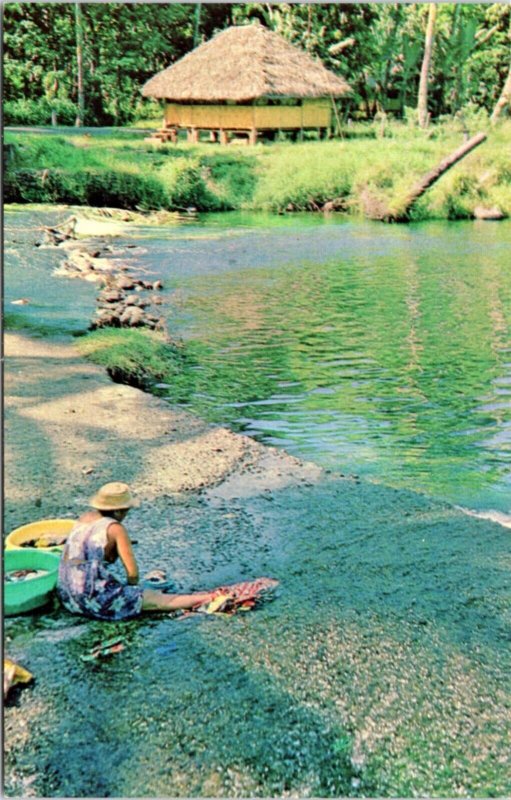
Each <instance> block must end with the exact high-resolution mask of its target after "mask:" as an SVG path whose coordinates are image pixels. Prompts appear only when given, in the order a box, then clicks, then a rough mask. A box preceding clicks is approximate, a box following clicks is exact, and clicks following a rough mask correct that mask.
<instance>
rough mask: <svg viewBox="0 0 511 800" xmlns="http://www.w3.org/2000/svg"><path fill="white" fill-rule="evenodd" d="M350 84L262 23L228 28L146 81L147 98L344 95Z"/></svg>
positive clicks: (201, 99) (218, 99) (243, 99)
mask: <svg viewBox="0 0 511 800" xmlns="http://www.w3.org/2000/svg"><path fill="white" fill-rule="evenodd" d="M349 90H350V87H349V86H348V84H347V83H346V81H345V80H343V79H342V78H339V77H338V76H337V75H335V74H334V73H333V72H330V71H329V70H327V69H326V68H325V67H324V66H323V64H321V63H320V62H319V61H316V60H315V59H313V58H311V56H309V55H308V54H307V53H305V52H304V51H303V50H300V49H299V48H298V47H295V46H294V45H291V44H289V42H286V40H285V39H283V38H282V36H279V34H277V33H274V32H273V31H270V30H268V29H267V28H264V27H263V26H262V25H260V24H256V25H243V26H239V27H233V28H227V30H224V31H222V32H221V33H218V34H217V35H216V36H214V37H213V38H212V39H210V40H209V42H205V43H204V44H201V45H199V47H197V48H196V49H195V50H192V52H191V53H188V54H187V55H186V56H184V58H182V59H180V61H178V62H176V64H173V65H172V66H171V67H168V68H167V69H164V70H163V71H162V72H159V73H158V74H157V75H155V76H154V77H153V78H151V79H150V80H149V81H147V83H146V84H145V86H144V88H143V90H142V94H144V95H145V96H146V97H157V98H164V99H166V100H175V101H181V102H182V101H186V102H191V101H193V102H206V103H214V102H221V101H225V100H231V101H234V102H238V103H239V102H247V101H250V100H256V99H259V98H263V97H272V98H275V97H297V98H303V97H331V96H333V97H342V96H343V95H345V94H346V93H347V92H349Z"/></svg>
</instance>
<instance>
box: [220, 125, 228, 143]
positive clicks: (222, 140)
mask: <svg viewBox="0 0 511 800" xmlns="http://www.w3.org/2000/svg"><path fill="white" fill-rule="evenodd" d="M220 144H229V134H228V133H227V131H226V130H225V128H220Z"/></svg>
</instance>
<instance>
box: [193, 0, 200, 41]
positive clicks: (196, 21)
mask: <svg viewBox="0 0 511 800" xmlns="http://www.w3.org/2000/svg"><path fill="white" fill-rule="evenodd" d="M201 10H202V4H201V3H197V4H196V6H195V16H194V23H193V46H194V47H197V46H198V44H199V43H200V17H201Z"/></svg>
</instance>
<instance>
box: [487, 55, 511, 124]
mask: <svg viewBox="0 0 511 800" xmlns="http://www.w3.org/2000/svg"><path fill="white" fill-rule="evenodd" d="M509 105H511V64H510V65H509V72H508V74H507V78H506V81H505V83H504V88H503V89H502V93H501V95H500V97H499V99H498V100H497V105H496V106H495V108H494V109H493V113H492V115H491V117H490V119H491V122H492V125H494V124H495V123H496V122H497V120H498V118H499V117H500V115H501V114H502V112H503V111H504V109H505V107H506V106H509Z"/></svg>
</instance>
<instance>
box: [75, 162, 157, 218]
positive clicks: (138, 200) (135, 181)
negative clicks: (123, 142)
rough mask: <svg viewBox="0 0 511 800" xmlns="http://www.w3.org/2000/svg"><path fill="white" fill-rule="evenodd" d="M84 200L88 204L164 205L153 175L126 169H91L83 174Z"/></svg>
mask: <svg viewBox="0 0 511 800" xmlns="http://www.w3.org/2000/svg"><path fill="white" fill-rule="evenodd" d="M86 177H87V188H86V202H87V204H88V205H90V206H113V207H115V208H131V209H134V208H143V209H155V208H168V207H169V200H168V196H167V193H166V191H165V189H164V187H163V186H162V184H161V183H160V182H159V181H158V180H157V179H156V178H154V177H147V178H146V177H144V176H142V175H136V174H132V173H130V172H113V171H109V172H95V173H93V172H91V173H88V174H87V176H86Z"/></svg>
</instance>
